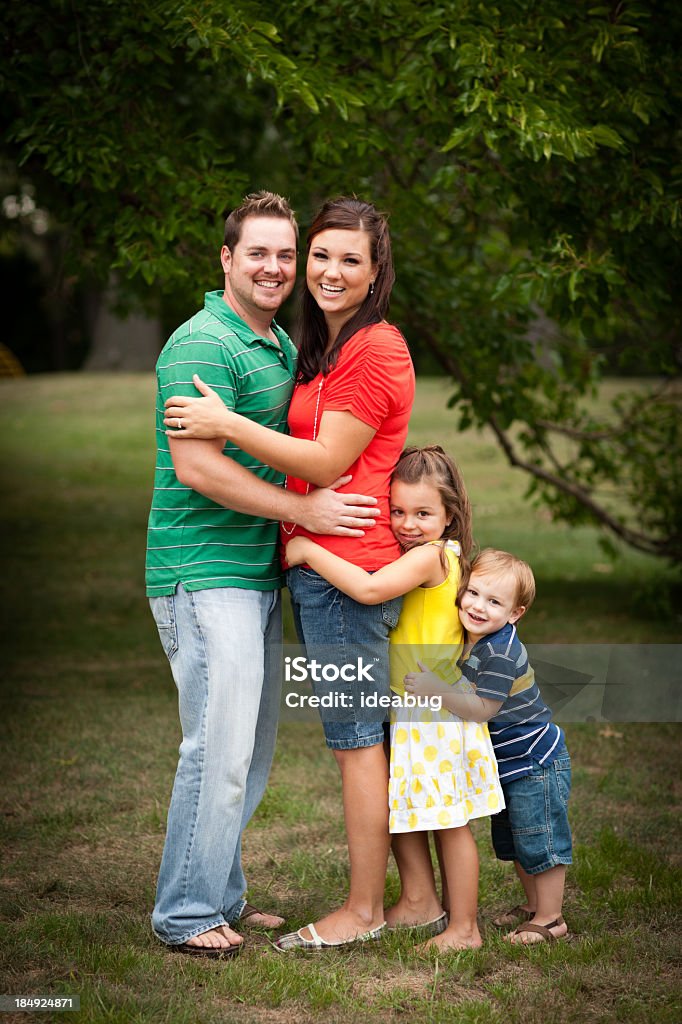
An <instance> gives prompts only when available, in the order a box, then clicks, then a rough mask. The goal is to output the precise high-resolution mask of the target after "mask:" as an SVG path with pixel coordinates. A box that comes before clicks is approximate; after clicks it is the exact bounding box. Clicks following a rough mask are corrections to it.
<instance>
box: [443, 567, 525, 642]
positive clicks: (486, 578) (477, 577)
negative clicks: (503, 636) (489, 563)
mask: <svg viewBox="0 0 682 1024" xmlns="http://www.w3.org/2000/svg"><path fill="white" fill-rule="evenodd" d="M516 601H517V582H516V579H515V577H514V576H513V575H512V574H511V573H508V572H498V573H483V572H480V573H479V572H476V571H475V570H474V572H472V574H471V576H470V577H469V582H468V583H467V586H466V590H465V591H464V593H463V594H462V597H461V598H460V602H459V619H460V622H461V623H462V625H463V626H464V628H465V629H466V631H467V633H468V634H469V639H470V640H472V641H473V642H474V643H475V642H476V641H477V640H480V639H481V637H484V636H489V635H490V634H491V633H496V632H497V631H498V629H502V627H503V626H506V625H507V623H508V622H516V621H517V620H518V619H520V618H521V616H522V615H523V613H524V612H525V610H526V609H525V608H524V607H523V605H517V604H516Z"/></svg>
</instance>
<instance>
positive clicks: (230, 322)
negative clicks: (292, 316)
mask: <svg viewBox="0 0 682 1024" xmlns="http://www.w3.org/2000/svg"><path fill="white" fill-rule="evenodd" d="M204 308H205V309H207V310H208V312H209V313H212V314H213V315H214V316H216V317H217V318H218V320H221V321H222V322H223V323H224V324H226V325H227V326H228V327H231V328H232V329H233V330H234V331H235V333H236V334H238V335H239V337H240V338H241V340H242V341H245V342H247V343H249V344H260V345H269V346H270V347H272V348H277V347H278V346H277V345H275V343H274V342H273V341H271V340H270V338H264V337H263V336H262V335H260V334H256V333H255V331H253V330H252V329H251V328H250V327H249V325H248V324H247V323H246V321H245V320H242V318H241V317H240V316H239V315H238V314H237V313H235V311H234V310H233V309H232V306H229V305H228V304H227V302H225V300H224V298H223V292H221V291H214V292H206V295H205V297H204ZM271 326H272V330H273V332H274V334H275V335H276V337H277V339H278V341H279V343H280V346H281V347H282V348H283V349H285V347H286V345H287V344H288V343H289V335H288V334H287V333H286V331H284V330H283V329H282V328H281V327H280V326H279V324H278V323H277V322H276V321H275V320H273V321H272V324H271Z"/></svg>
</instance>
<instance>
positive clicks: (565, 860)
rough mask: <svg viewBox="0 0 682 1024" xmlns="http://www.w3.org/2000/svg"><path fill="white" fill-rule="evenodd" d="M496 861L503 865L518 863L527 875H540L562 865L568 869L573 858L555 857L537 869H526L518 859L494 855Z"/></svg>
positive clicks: (498, 854)
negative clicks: (501, 862)
mask: <svg viewBox="0 0 682 1024" xmlns="http://www.w3.org/2000/svg"><path fill="white" fill-rule="evenodd" d="M495 857H496V858H497V860H500V861H503V862H504V863H505V864H513V863H514V862H515V861H518V862H519V864H520V865H521V867H522V868H523V870H524V871H525V872H526V874H527V875H542V874H543V873H544V872H545V871H551V870H552V868H558V867H560V866H561V865H562V864H563V865H564V867H569V865H571V864H572V863H573V858H572V857H570V858H564V857H555V858H554V859H553V860H551V861H547V862H546V863H545V864H541V865H540V866H539V867H533V868H527V867H526V866H525V865H524V863H523V861H522V860H520V859H519V857H505V856H504V855H503V854H500V853H495Z"/></svg>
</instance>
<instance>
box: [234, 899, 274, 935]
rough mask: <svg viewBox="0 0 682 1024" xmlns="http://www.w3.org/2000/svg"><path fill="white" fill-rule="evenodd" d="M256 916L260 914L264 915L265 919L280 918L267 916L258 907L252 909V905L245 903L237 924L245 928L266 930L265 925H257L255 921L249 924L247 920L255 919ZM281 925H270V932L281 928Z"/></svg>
mask: <svg viewBox="0 0 682 1024" xmlns="http://www.w3.org/2000/svg"><path fill="white" fill-rule="evenodd" d="M256 914H262V915H264V916H266V917H280V916H281V915H280V914H267V913H266V912H265V911H264V910H261V909H260V908H259V907H254V906H253V904H252V903H245V904H244V909H243V910H242V912H241V914H240V915H239V923H240V924H242V925H243V924H245V925H246V926H247V928H248V927H252V928H267V927H268V926H267V925H264V924H257V923H256V922H255V921H251V922H249V918H250V917H255V916H256ZM282 924H284V918H282ZM282 924H275V925H272V926H271V930H272V928H281V927H282Z"/></svg>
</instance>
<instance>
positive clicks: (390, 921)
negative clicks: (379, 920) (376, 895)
mask: <svg viewBox="0 0 682 1024" xmlns="http://www.w3.org/2000/svg"><path fill="white" fill-rule="evenodd" d="M442 913H443V908H442V907H441V906H440V904H439V903H438V902H437V900H432V901H430V902H424V903H408V902H407V900H403V899H400V900H398V902H397V903H396V904H395V905H394V906H392V907H389V908H388V910H387V911H386V924H387V925H388V927H389V928H415V927H417V926H418V925H420V924H429V923H430V922H431V921H435V920H436V918H438V917H441V915H442Z"/></svg>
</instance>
